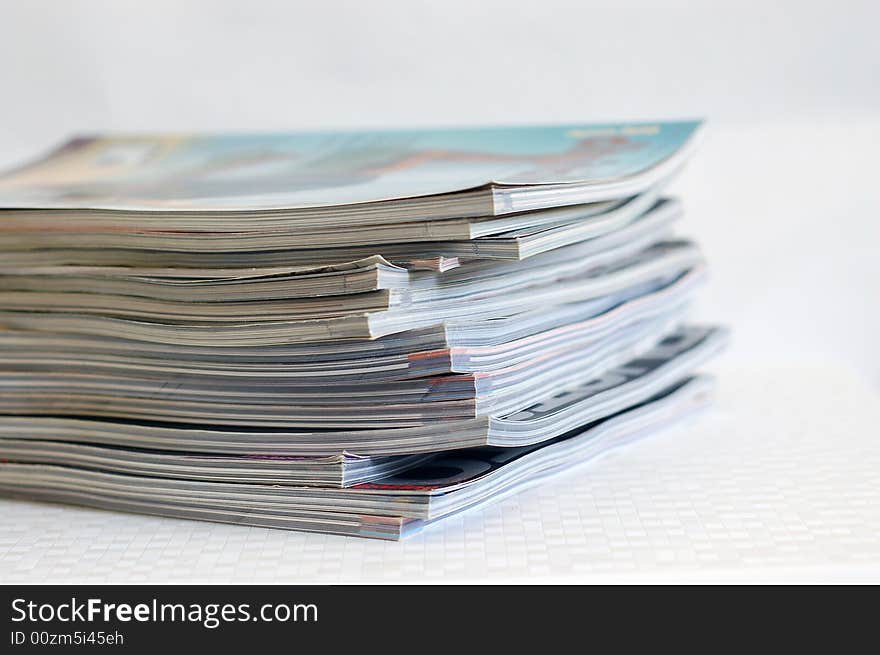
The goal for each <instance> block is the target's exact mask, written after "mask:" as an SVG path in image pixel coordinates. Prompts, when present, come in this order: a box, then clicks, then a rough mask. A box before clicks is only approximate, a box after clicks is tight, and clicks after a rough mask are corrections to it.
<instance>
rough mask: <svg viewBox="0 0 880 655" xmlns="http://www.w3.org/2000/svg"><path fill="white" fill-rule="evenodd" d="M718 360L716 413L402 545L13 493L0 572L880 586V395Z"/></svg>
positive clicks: (17, 578) (62, 578)
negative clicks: (22, 498)
mask: <svg viewBox="0 0 880 655" xmlns="http://www.w3.org/2000/svg"><path fill="white" fill-rule="evenodd" d="M735 361H736V357H735V350H734V352H732V353H730V354H728V355H727V356H726V357H725V359H724V361H723V362H722V364H721V365H720V366H719V367H718V373H719V374H720V375H721V376H722V380H723V384H722V386H721V389H720V394H719V401H718V406H717V407H716V408H715V409H713V410H711V411H710V412H709V413H706V414H703V415H702V416H700V417H698V418H697V419H695V420H694V421H692V422H690V423H689V424H687V425H685V426H681V427H679V428H675V429H673V430H669V431H667V432H665V433H663V434H661V435H657V436H655V437H652V438H650V439H648V440H646V441H642V442H639V443H637V444H635V445H634V446H631V447H629V448H627V449H625V450H622V451H619V452H617V453H616V454H613V455H610V456H608V457H606V458H605V459H603V460H600V461H598V462H596V463H595V464H592V465H587V466H584V467H581V468H579V469H578V470H577V471H574V472H572V473H569V474H567V475H566V476H564V477H561V478H559V479H557V480H554V481H552V482H551V483H550V484H545V485H543V486H541V487H538V488H535V489H532V490H529V491H526V492H524V493H522V494H520V495H518V496H515V497H512V498H509V499H507V500H505V501H503V502H501V503H499V504H497V505H495V506H490V507H488V508H486V509H483V510H478V511H473V512H471V513H469V514H466V515H464V516H462V517H457V518H453V519H452V520H449V521H447V522H445V523H442V524H440V525H438V526H435V527H432V528H431V529H429V530H427V531H426V532H424V533H423V534H421V535H418V536H416V537H414V538H412V539H410V540H408V541H404V542H400V543H388V542H378V541H369V540H363V539H357V538H346V537H335V536H325V535H309V534H300V533H294V532H281V531H273V530H265V529H258V528H242V527H236V526H225V525H214V524H209V523H199V522H191V521H182V520H172V519H162V518H153V517H141V516H134V515H125V514H116V513H111V512H104V511H96V510H88V509H80V508H73V507H62V506H58V505H49V504H41V503H26V502H18V501H16V502H12V501H6V500H4V501H0V582H6V583H11V582H86V581H88V582H107V583H111V582H112V583H128V582H132V583H137V582H166V583H169V582H211V583H225V582H242V583H244V582H264V583H276V582H278V583H280V582H284V583H304V582H328V583H334V582H362V581H384V582H418V581H438V582H454V581H463V582H474V581H480V580H486V581H493V580H494V581H519V582H522V581H532V582H537V581H567V582H576V581H583V582H588V581H607V580H623V581H629V580H649V581H651V580H668V579H672V580H703V579H708V580H717V579H725V580H726V579H731V580H752V581H753V580H779V579H782V580H785V579H792V580H874V581H880V430H878V426H880V396H878V394H877V392H876V391H875V390H873V389H872V388H870V387H869V386H868V385H867V384H866V383H865V382H864V381H863V380H861V379H860V378H859V377H858V376H856V375H854V374H853V373H851V372H849V371H847V370H846V369H844V368H841V367H836V366H833V365H826V366H816V367H810V366H805V365H804V366H799V367H784V368H777V367H773V366H764V367H761V368H755V367H744V368H743V367H739V366H737V365H736V364H735Z"/></svg>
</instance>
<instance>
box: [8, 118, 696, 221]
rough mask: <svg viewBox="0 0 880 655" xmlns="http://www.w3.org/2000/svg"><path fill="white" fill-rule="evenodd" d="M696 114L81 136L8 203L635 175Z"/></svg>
mask: <svg viewBox="0 0 880 655" xmlns="http://www.w3.org/2000/svg"><path fill="white" fill-rule="evenodd" d="M699 126H700V123H699V122H698V121H679V122H658V123H633V124H604V125H587V124H584V125H564V126H561V125H560V126H529V127H493V128H469V129H439V130H422V131H377V132H302V133H281V134H218V135H186V134H167V135H162V134H156V135H130V136H126V135H120V136H87V137H78V138H75V139H72V140H71V141H69V142H67V143H66V144H64V145H63V146H61V147H60V148H58V149H57V150H55V151H54V152H52V153H51V154H49V155H48V156H47V157H45V158H44V159H41V160H39V161H36V162H34V163H32V164H30V165H27V166H25V167H23V168H20V169H17V170H15V171H12V172H10V173H9V174H7V175H6V176H4V177H0V207H2V208H8V209H40V208H55V209H58V208H70V209H108V210H113V209H117V210H128V211H141V210H142V211H150V210H199V209H209V210H229V211H236V210H246V209H250V210H254V209H271V208H288V209H289V208H307V207H321V206H330V205H343V204H354V203H366V202H376V201H383V200H391V199H399V198H412V197H419V196H429V195H437V194H446V193H454V192H458V191H464V190H468V189H475V188H480V187H487V186H492V185H494V186H505V185H509V186H525V185H542V184H554V185H558V184H567V183H578V184H591V183H598V182H605V181H609V180H616V179H621V178H626V177H628V176H631V175H634V174H637V173H640V172H643V171H645V170H648V169H650V168H652V167H654V166H656V165H657V164H659V163H661V162H663V161H664V160H666V159H668V158H669V157H670V156H672V155H673V154H675V153H676V152H678V151H679V150H681V149H682V148H683V147H685V145H686V144H688V142H689V141H691V140H692V138H693V136H694V135H695V133H696V132H697V130H698V128H699Z"/></svg>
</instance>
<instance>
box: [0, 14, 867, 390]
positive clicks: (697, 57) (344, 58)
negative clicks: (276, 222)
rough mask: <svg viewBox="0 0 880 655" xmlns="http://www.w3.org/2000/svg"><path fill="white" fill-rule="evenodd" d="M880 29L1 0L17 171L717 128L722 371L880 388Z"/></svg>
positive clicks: (700, 159) (695, 166) (709, 312)
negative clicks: (64, 149)
mask: <svg viewBox="0 0 880 655" xmlns="http://www.w3.org/2000/svg"><path fill="white" fill-rule="evenodd" d="M878 24H880V3H877V2H870V1H867V0H866V1H852V0H838V1H836V2H818V1H816V2H810V1H801V2H795V1H792V0H779V1H775V2H751V1H748V0H740V1H739V2H632V1H628V0H618V1H616V2H592V1H590V0H582V1H579V2H563V1H560V0H542V1H541V2H517V1H514V0H508V1H507V2H496V1H481V2H474V1H473V0H470V1H463V0H446V1H444V2H418V1H415V0H409V1H404V0H401V1H398V2H390V1H375V0H374V1H370V2H356V1H340V0H323V1H322V2H292V1H286V2H271V1H265V0H249V1H248V2H241V1H238V2H235V1H231V0H211V1H207V0H198V1H195V0H189V1H187V0H177V1H174V2H171V1H168V0H152V1H151V2H135V1H132V0H112V1H110V0H108V1H104V2H101V1H97V0H71V1H66V2H58V1H48V0H3V2H2V3H0V62H2V63H0V93H2V102H0V167H7V166H10V165H13V164H15V163H17V162H19V161H21V160H22V159H26V158H29V157H32V156H35V155H37V154H39V153H40V152H41V151H42V150H45V149H46V148H48V147H49V146H51V145H52V144H54V143H56V142H58V141H59V140H61V139H63V138H66V137H67V136H69V135H71V134H73V133H77V132H98V131H217V130H298V129H314V128H334V127H362V126H370V127H398V126H434V125H461V124H464V125H478V124H514V123H537V122H566V123H578V122H589V121H626V120H637V119H638V120H652V119H663V118H687V117H704V118H706V119H707V120H708V121H709V128H710V129H709V132H708V135H707V139H706V141H705V143H704V146H703V149H702V151H701V152H700V153H699V154H698V156H697V157H696V158H695V159H694V161H693V163H692V164H691V165H690V167H689V170H688V171H687V172H686V173H685V174H684V176H683V177H682V178H681V180H680V181H679V182H678V183H677V186H676V188H675V190H676V191H677V192H680V193H681V195H682V196H683V197H684V199H685V202H686V204H687V207H688V211H689V214H688V218H687V219H686V222H685V225H684V226H683V232H685V233H689V234H692V235H694V236H695V237H696V238H697V239H699V241H700V242H701V244H702V245H703V246H704V248H705V250H706V253H707V256H708V258H709V261H710V263H711V266H712V270H713V275H714V279H713V280H712V283H711V286H710V287H709V289H708V290H707V291H706V292H704V293H703V294H702V300H701V305H700V307H699V308H698V312H699V313H700V314H701V315H705V316H707V317H712V318H713V319H718V318H720V319H721V320H724V321H726V322H728V323H730V324H732V325H733V327H734V330H735V332H734V336H735V345H734V347H733V348H732V349H731V351H730V353H729V354H728V355H727V358H726V359H725V363H724V364H723V365H725V366H756V367H761V366H771V365H773V366H776V365H778V366H784V367H785V366H787V367H795V368H794V369H791V370H799V369H803V368H808V369H811V370H813V369H817V368H818V369H819V370H828V367H832V368H834V369H835V371H836V372H838V373H840V372H845V373H846V374H847V375H853V376H857V377H859V378H862V379H864V380H865V381H866V382H867V384H869V385H872V386H874V387H880V345H878V338H877V335H878V334H880V228H878V222H880V184H878V182H877V150H878V147H880V65H878V64H880V39H878V37H877V27H878ZM756 370H759V369H756Z"/></svg>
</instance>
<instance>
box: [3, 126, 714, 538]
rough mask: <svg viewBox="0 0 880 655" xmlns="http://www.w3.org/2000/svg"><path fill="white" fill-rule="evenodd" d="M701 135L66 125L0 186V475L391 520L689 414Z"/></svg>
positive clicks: (185, 500) (394, 526)
mask: <svg viewBox="0 0 880 655" xmlns="http://www.w3.org/2000/svg"><path fill="white" fill-rule="evenodd" d="M699 128H700V126H699V124H698V123H695V122H670V123H650V124H626V125H570V126H551V127H520V128H492V129H455V130H427V131H385V132H325V133H319V132H313V133H293V134H271V135H266V134H238V135H233V134H227V135H214V136H191V135H179V134H169V135H133V136H88V137H81V138H76V139H74V140H71V141H69V142H68V143H66V144H64V145H63V146H61V147H59V148H58V149H57V150H55V151H54V152H52V153H51V154H49V155H48V156H47V157H45V158H43V159H41V160H38V161H35V162H34V163H31V164H29V165H26V166H23V167H21V168H19V169H16V170H14V171H12V172H10V173H8V174H7V175H5V176H4V177H2V178H0V212H2V220H0V389H2V391H0V493H2V494H4V495H11V496H16V497H26V498H31V499H42V500H47V501H58V502H66V503H76V504H82V505H89V506H94V507H100V508H107V509H111V510H121V511H130V512H141V513H147V514H159V515H166V516H173V517H185V518H192V519H203V520H212V521H222V522H229V523H239V524H246V525H255V526H268V527H273V528H289V529H295V530H309V531H319V532H331V533H338V534H346V535H360V536H367V537H378V538H384V539H397V538H400V537H402V536H405V535H408V534H411V533H413V532H416V531H418V530H419V529H421V528H422V527H424V526H426V525H427V524H430V523H432V522H434V521H437V520H438V519H441V518H443V517H446V516H449V515H452V514H456V513H459V512H462V511H464V510H468V509H471V508H474V507H476V506H479V505H481V504H483V503H485V502H487V501H493V500H496V499H498V498H501V497H503V496H505V495H507V494H509V493H511V492H513V491H516V490H519V489H521V488H523V487H526V486H529V485H532V484H535V483H536V482H539V481H541V480H542V479H545V478H546V477H547V476H551V475H555V474H557V473H559V472H562V471H565V470H566V469H569V468H572V467H574V466H576V465H578V464H581V463H583V462H584V461H586V460H587V459H590V458H592V457H595V456H598V455H601V454H602V453H605V452H607V451H608V450H610V449H612V448H615V447H617V446H620V445H622V444H626V443H628V442H630V441H632V440H634V439H637V438H639V437H641V436H643V435H646V434H651V433H652V432H655V431H657V430H659V429H661V428H663V427H664V426H667V425H669V424H670V423H672V422H674V421H676V420H678V419H681V418H682V417H685V416H687V415H689V414H691V413H692V412H694V411H695V410H697V409H699V408H701V407H703V406H705V405H706V403H707V402H708V401H709V399H710V397H711V392H712V381H711V379H710V378H709V377H707V376H705V375H701V374H698V373H697V369H698V368H699V367H700V366H701V365H702V364H703V363H704V362H705V361H706V360H707V359H708V358H709V357H711V356H712V355H713V354H714V353H716V352H717V351H718V350H719V349H720V347H721V346H722V345H723V343H724V341H725V332H724V330H723V329H721V328H718V327H714V326H708V325H695V324H692V323H689V322H688V321H687V310H688V305H689V303H690V301H691V300H692V297H693V294H694V292H695V290H696V289H697V288H698V287H699V286H700V285H701V283H702V282H703V279H704V277H705V264H704V261H703V257H702V255H701V253H700V251H699V249H698V248H697V246H696V245H695V244H694V243H692V242H690V241H688V240H686V239H683V238H680V237H677V236H674V234H673V228H674V224H675V221H676V219H678V218H679V217H680V216H681V214H682V206H681V204H680V202H679V201H678V200H676V199H674V198H670V197H667V196H666V195H665V194H664V188H665V187H666V185H667V183H668V182H669V181H670V180H671V179H672V178H673V177H674V176H675V175H676V174H677V173H678V172H679V171H680V170H681V168H682V166H683V165H684V164H685V162H686V161H687V159H688V157H689V155H690V154H691V152H692V151H693V149H694V147H695V145H696V143H697V140H698V135H699V131H700V129H699ZM583 474H588V472H584V473H583Z"/></svg>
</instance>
